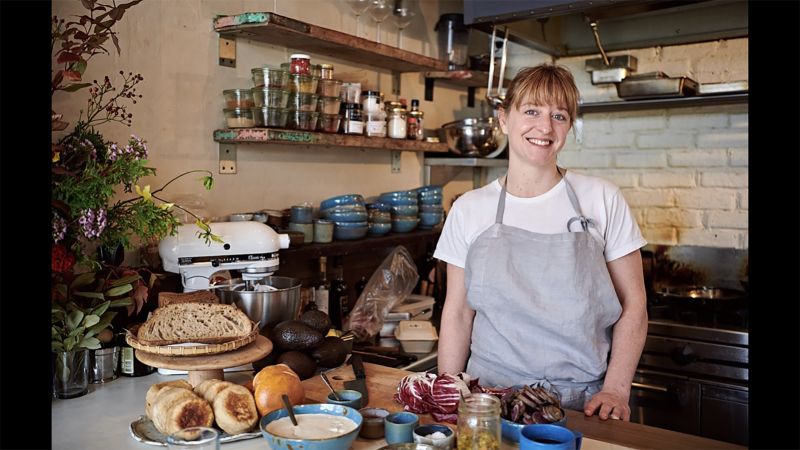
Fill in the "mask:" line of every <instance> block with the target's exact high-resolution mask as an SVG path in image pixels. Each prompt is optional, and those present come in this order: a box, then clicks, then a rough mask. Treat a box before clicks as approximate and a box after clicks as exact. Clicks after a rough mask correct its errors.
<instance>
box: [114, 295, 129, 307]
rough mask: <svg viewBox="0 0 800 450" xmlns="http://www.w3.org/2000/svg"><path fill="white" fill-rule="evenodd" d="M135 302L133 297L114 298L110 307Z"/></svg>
mask: <svg viewBox="0 0 800 450" xmlns="http://www.w3.org/2000/svg"><path fill="white" fill-rule="evenodd" d="M132 304H133V299H131V298H130V297H125V298H121V299H118V300H113V301H112V302H111V305H110V308H117V307H119V306H128V305H132Z"/></svg>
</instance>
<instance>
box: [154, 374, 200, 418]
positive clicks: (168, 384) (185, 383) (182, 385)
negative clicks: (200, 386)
mask: <svg viewBox="0 0 800 450" xmlns="http://www.w3.org/2000/svg"><path fill="white" fill-rule="evenodd" d="M166 387H179V388H183V389H189V390H190V391H191V390H192V385H191V384H189V382H188V381H186V380H184V379H180V380H174V381H165V382H163V383H156V384H154V385H152V386H150V389H148V390H147V395H146V396H145V401H144V413H145V414H147V417H149V418H150V419H152V418H153V415H152V414H151V409H152V408H153V401H154V400H155V398H156V396H157V395H158V393H159V392H161V390H162V389H164V388H166Z"/></svg>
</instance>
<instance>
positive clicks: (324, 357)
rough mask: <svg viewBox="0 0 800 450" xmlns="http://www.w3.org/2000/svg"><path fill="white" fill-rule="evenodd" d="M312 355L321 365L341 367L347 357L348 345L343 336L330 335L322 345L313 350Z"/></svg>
mask: <svg viewBox="0 0 800 450" xmlns="http://www.w3.org/2000/svg"><path fill="white" fill-rule="evenodd" d="M311 357H312V358H314V360H315V361H316V362H317V364H318V365H319V366H320V367H326V368H328V367H339V366H341V365H342V364H343V363H344V360H345V358H347V347H346V346H345V345H344V341H343V340H342V338H339V337H336V336H328V337H326V338H325V341H324V342H323V343H322V345H320V346H319V347H317V348H315V349H313V350H311Z"/></svg>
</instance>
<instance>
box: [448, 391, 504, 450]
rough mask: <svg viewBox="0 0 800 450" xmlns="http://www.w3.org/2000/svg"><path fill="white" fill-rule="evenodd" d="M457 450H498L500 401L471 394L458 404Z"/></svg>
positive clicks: (487, 395) (486, 396)
mask: <svg viewBox="0 0 800 450" xmlns="http://www.w3.org/2000/svg"><path fill="white" fill-rule="evenodd" d="M457 441H458V444H457V449H458V450H499V448H500V399H498V398H497V397H495V396H494V395H492V394H472V395H470V396H469V397H462V398H461V401H460V402H459V403H458V437H457Z"/></svg>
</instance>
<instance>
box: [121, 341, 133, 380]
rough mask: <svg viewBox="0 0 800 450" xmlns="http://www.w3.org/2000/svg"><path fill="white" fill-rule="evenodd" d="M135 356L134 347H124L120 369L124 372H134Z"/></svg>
mask: <svg viewBox="0 0 800 450" xmlns="http://www.w3.org/2000/svg"><path fill="white" fill-rule="evenodd" d="M133 358H134V356H133V347H122V358H121V359H122V361H120V367H121V369H120V370H121V372H122V373H127V374H132V373H133V363H134V360H133Z"/></svg>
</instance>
